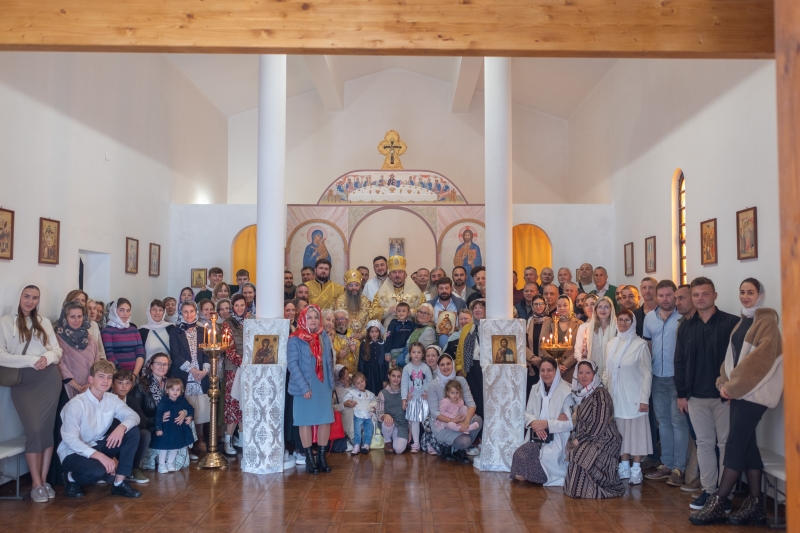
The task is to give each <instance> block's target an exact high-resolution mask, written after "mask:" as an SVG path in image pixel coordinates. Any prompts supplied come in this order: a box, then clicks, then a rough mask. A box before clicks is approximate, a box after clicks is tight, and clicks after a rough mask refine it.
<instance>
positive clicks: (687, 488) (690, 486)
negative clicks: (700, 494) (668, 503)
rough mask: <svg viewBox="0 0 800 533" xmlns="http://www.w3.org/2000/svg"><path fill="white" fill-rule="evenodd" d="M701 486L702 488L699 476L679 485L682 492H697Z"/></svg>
mask: <svg viewBox="0 0 800 533" xmlns="http://www.w3.org/2000/svg"><path fill="white" fill-rule="evenodd" d="M701 488H703V487H702V485H700V478H699V477H698V478H697V479H695V480H694V481H692V482H691V483H684V484H683V485H681V490H682V491H683V492H697V491H698V490H700V489H701Z"/></svg>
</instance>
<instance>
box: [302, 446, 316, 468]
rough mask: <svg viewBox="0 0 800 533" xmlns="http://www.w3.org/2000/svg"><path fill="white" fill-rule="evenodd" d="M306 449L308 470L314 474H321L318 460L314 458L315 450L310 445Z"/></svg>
mask: <svg viewBox="0 0 800 533" xmlns="http://www.w3.org/2000/svg"><path fill="white" fill-rule="evenodd" d="M305 450H306V472H308V473H309V474H314V475H317V474H319V470H318V469H317V462H316V461H315V460H314V451H313V450H312V449H311V446H309V447H308V448H306V449H305Z"/></svg>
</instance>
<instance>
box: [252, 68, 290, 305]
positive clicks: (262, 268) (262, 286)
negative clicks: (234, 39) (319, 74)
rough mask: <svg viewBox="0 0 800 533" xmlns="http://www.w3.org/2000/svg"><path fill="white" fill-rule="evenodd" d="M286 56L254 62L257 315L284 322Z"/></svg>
mask: <svg viewBox="0 0 800 533" xmlns="http://www.w3.org/2000/svg"><path fill="white" fill-rule="evenodd" d="M285 172H286V56H285V55H261V56H259V57H258V193H257V198H256V201H257V202H258V207H257V210H258V215H257V224H258V226H257V227H258V237H257V240H256V247H257V249H256V262H257V265H256V282H257V283H258V294H257V295H256V315H257V316H258V317H259V318H283V270H284V253H283V248H284V245H283V241H284V238H285V234H286V232H285V228H286V203H285V200H284V174H285Z"/></svg>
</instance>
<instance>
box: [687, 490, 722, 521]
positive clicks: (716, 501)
mask: <svg viewBox="0 0 800 533" xmlns="http://www.w3.org/2000/svg"><path fill="white" fill-rule="evenodd" d="M727 521H728V517H727V515H726V514H725V506H724V505H723V502H722V498H720V497H719V496H718V495H717V494H712V495H711V496H709V497H708V499H707V500H706V504H705V505H704V506H703V508H702V509H700V510H699V511H697V512H696V513H692V515H691V516H689V522H691V523H692V524H694V525H696V526H708V525H711V524H722V523H725V522H727Z"/></svg>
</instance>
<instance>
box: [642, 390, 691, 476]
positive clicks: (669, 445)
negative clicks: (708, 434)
mask: <svg viewBox="0 0 800 533" xmlns="http://www.w3.org/2000/svg"><path fill="white" fill-rule="evenodd" d="M651 390H652V393H651V394H652V397H653V411H655V415H656V419H657V420H658V434H659V436H660V438H661V462H662V463H663V464H665V465H666V466H667V467H669V468H670V469H673V468H677V469H678V470H680V471H681V472H683V471H685V470H686V450H687V449H688V447H689V426H688V424H687V423H686V417H685V416H684V414H683V413H681V412H680V410H679V409H678V393H677V392H676V390H675V380H674V378H672V377H669V378H661V377H658V376H653V386H652V389H651Z"/></svg>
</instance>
